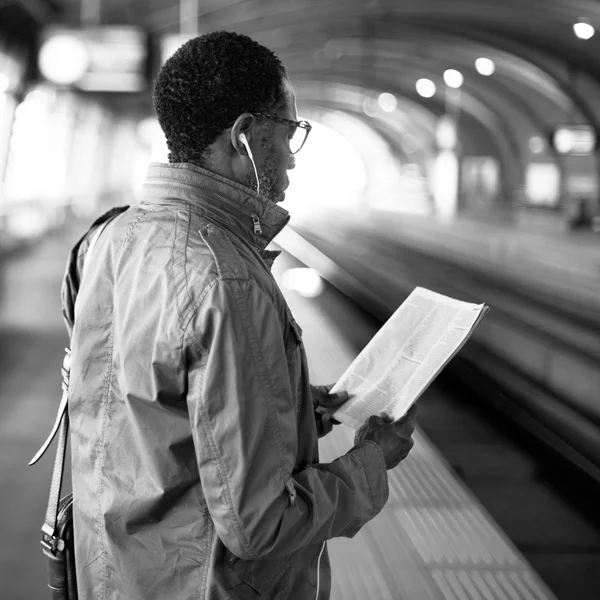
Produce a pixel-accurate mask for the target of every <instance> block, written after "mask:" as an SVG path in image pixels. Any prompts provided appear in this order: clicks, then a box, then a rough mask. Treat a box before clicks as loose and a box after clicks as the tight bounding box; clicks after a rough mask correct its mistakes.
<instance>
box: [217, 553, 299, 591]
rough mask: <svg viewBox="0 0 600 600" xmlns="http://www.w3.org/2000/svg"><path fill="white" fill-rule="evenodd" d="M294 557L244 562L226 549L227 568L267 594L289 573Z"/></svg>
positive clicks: (257, 589) (254, 588)
mask: <svg viewBox="0 0 600 600" xmlns="http://www.w3.org/2000/svg"><path fill="white" fill-rule="evenodd" d="M293 558H294V555H293V554H292V555H290V556H286V557H285V558H280V559H275V560H243V559H241V558H238V557H237V556H235V554H232V553H231V552H230V551H229V550H227V549H225V562H226V564H227V566H228V567H229V568H230V569H231V570H232V571H233V572H234V573H235V574H236V575H237V577H239V578H240V580H241V581H243V582H244V583H245V584H246V585H249V586H250V587H251V588H252V589H253V590H255V591H256V592H257V593H259V594H267V593H268V592H269V590H271V588H272V587H273V586H274V585H275V584H276V583H277V581H279V579H280V577H281V576H282V575H283V574H284V573H285V572H286V571H287V569H288V568H289V566H290V564H291V563H292V560H293Z"/></svg>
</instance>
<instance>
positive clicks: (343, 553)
mask: <svg viewBox="0 0 600 600" xmlns="http://www.w3.org/2000/svg"><path fill="white" fill-rule="evenodd" d="M76 237H78V236H77V234H76V233H75V232H72V231H71V232H67V233H65V234H63V235H56V236H53V237H50V238H48V239H46V240H45V241H43V242H41V243H40V245H39V246H38V247H36V248H34V249H32V250H31V251H29V252H28V253H24V254H21V255H18V256H15V257H13V258H11V259H10V260H7V261H5V262H4V264H3V265H2V287H1V289H2V298H1V302H0V327H1V328H2V336H1V338H0V340H1V341H0V353H1V354H0V355H1V356H2V360H1V361H0V390H1V391H2V396H1V397H2V408H1V410H2V418H1V419H0V456H1V457H2V459H1V461H0V478H1V479H2V481H3V484H4V485H3V493H2V495H0V514H2V515H3V524H2V527H3V535H4V540H3V544H2V545H0V552H1V554H0V580H1V581H2V593H1V597H2V598H3V599H5V600H22V599H27V600H38V599H39V600H41V599H42V598H45V597H47V594H48V591H47V589H46V587H45V586H46V574H45V564H44V562H43V560H42V556H41V553H40V552H39V527H40V525H41V521H42V519H43V514H44V511H45V503H46V500H47V493H48V486H49V481H50V473H51V465H52V460H53V457H52V452H49V453H48V454H47V455H46V456H44V458H43V459H42V461H41V462H40V463H38V465H36V466H35V467H33V468H30V467H27V462H28V460H29V459H30V457H31V456H32V455H33V454H34V452H35V451H36V450H37V448H38V447H39V445H40V443H41V442H42V441H43V439H44V438H45V435H46V433H47V431H48V428H49V427H50V425H51V423H52V421H53V417H54V413H55V410H56V407H57V404H58V401H59V396H60V375H59V370H60V364H61V361H62V353H63V348H64V346H65V345H66V343H67V336H66V333H65V332H64V327H63V324H62V318H61V314H60V304H59V299H58V292H59V283H60V278H61V276H62V272H63V265H64V262H65V258H66V254H67V250H68V248H70V246H71V244H72V243H73V242H74V241H75V239H76ZM297 266H299V265H298V263H297V261H295V260H294V259H293V258H292V257H290V256H289V255H286V254H284V255H283V256H282V257H281V258H280V259H278V261H276V263H275V268H274V273H275V275H276V277H277V278H278V280H279V281H280V282H281V278H282V276H283V273H284V272H285V271H286V270H287V269H289V268H292V267H297ZM284 290H285V288H284ZM285 293H286V296H287V298H288V302H289V304H290V307H291V309H292V311H293V313H294V314H295V316H296V318H297V320H298V321H299V322H300V324H301V326H302V327H303V329H304V343H305V345H306V348H307V353H308V357H309V361H310V369H311V376H312V378H313V382H314V383H317V384H318V383H331V382H333V381H335V380H336V378H337V377H339V375H340V374H341V373H342V371H343V370H344V369H345V368H346V366H347V365H348V364H349V363H350V362H351V361H352V360H353V358H354V356H355V354H356V350H355V347H354V346H353V345H352V344H351V343H350V342H349V341H348V339H347V337H345V336H344V335H343V333H340V331H339V329H337V328H334V327H332V326H331V323H330V321H329V319H328V318H327V313H326V311H325V309H324V308H323V305H322V302H332V301H333V300H332V298H327V297H326V294H325V295H324V296H323V298H321V299H307V298H304V297H302V296H300V295H299V294H297V293H296V292H293V291H290V290H285ZM337 310H338V311H344V310H346V309H345V308H343V306H340V307H338V308H337ZM342 316H343V318H344V319H346V320H347V322H348V323H349V324H351V326H352V328H353V329H360V328H361V327H362V328H363V329H364V327H365V326H364V325H363V324H361V321H360V317H359V316H358V315H357V314H356V313H353V314H350V313H348V314H343V315H342ZM355 333H356V332H355ZM431 393H437V392H435V391H432V392H431ZM352 438H353V432H352V430H350V429H348V428H346V427H344V426H339V427H337V428H336V430H335V431H334V432H333V433H332V434H330V436H328V437H327V438H325V439H324V440H322V455H323V456H322V460H323V461H330V460H333V459H334V458H335V457H336V456H339V455H340V454H343V453H344V452H345V451H346V450H347V449H349V448H350V447H351V445H352ZM415 439H416V443H415V447H414V449H413V451H412V453H411V455H410V456H409V458H408V459H407V460H405V461H404V462H403V463H402V464H401V465H400V466H399V467H398V468H397V469H395V470H394V471H392V472H390V489H391V493H390V500H389V502H388V505H387V506H386V508H385V509H384V510H383V512H382V513H381V514H380V515H379V516H378V517H377V518H375V519H374V520H373V521H372V522H371V523H370V524H369V525H368V526H367V527H365V528H364V529H363V530H362V531H361V532H360V533H359V534H358V535H357V536H356V537H355V538H354V539H352V540H347V539H336V540H332V541H331V542H330V544H329V548H330V554H331V562H332V570H333V588H332V599H333V600H341V599H342V598H343V599H344V600H348V599H350V600H351V599H353V598H356V599H357V600H358V599H361V600H363V599H364V598H370V599H373V600H379V599H380V600H388V599H389V600H397V599H402V600H463V599H464V600H467V599H468V600H521V599H522V600H551V599H553V598H554V596H553V595H552V594H551V593H550V591H549V590H548V588H547V587H546V585H545V584H544V583H543V582H542V581H541V580H540V578H539V577H538V576H537V575H536V573H535V572H534V571H533V570H532V569H531V567H530V566H529V565H528V564H527V561H526V560H525V559H524V557H523V556H522V555H521V554H520V553H519V552H518V551H517V550H516V548H515V546H514V545H513V543H511V541H510V540H509V539H508V537H507V536H506V535H505V534H504V533H503V532H502V531H501V530H500V528H499V527H498V526H497V525H496V524H495V523H494V521H493V520H492V519H491V517H490V515H489V514H488V513H487V512H486V511H485V510H484V509H483V508H482V506H481V505H480V504H479V502H478V501H477V500H476V498H475V497H474V495H473V494H471V493H470V492H469V491H468V490H467V489H466V487H465V486H464V484H462V483H461V482H460V481H459V480H458V478H457V477H456V475H455V473H454V472H453V470H452V469H451V468H450V467H449V465H448V464H447V462H446V461H445V460H444V458H443V457H442V456H441V454H440V453H439V451H438V450H436V448H435V447H434V446H433V444H432V443H431V442H430V441H429V440H428V438H427V437H426V435H425V434H424V433H423V432H422V431H418V432H417V433H416V436H415Z"/></svg>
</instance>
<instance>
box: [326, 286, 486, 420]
mask: <svg viewBox="0 0 600 600" xmlns="http://www.w3.org/2000/svg"><path fill="white" fill-rule="evenodd" d="M487 311H488V307H487V306H486V305H485V304H470V303H468V302H462V301H460V300H454V299H453V298H449V297H447V296H443V295H441V294H437V293H435V292H432V291H430V290H427V289H424V288H420V287H418V288H415V290H414V291H413V292H412V293H411V294H410V296H409V297H408V298H407V299H406V300H405V301H404V302H403V303H402V305H401V306H400V307H399V308H398V309H397V310H396V312H395V313H394V314H393V315H392V316H391V317H390V318H389V320H388V321H387V322H386V323H385V324H384V325H383V327H382V328H381V329H380V330H379V331H378V332H377V334H376V335H375V336H374V337H373V339H372V340H371V341H370V342H369V343H368V344H367V346H366V347H365V348H364V350H363V351H362V352H361V353H360V354H359V355H358V357H357V358H356V359H355V360H354V362H353V363H352V364H351V365H350V366H349V367H348V369H347V370H346V371H345V373H344V374H343V375H342V376H341V377H340V379H339V380H338V382H337V383H336V384H335V385H334V386H333V388H332V390H331V392H332V393H335V392H339V391H346V392H348V394H349V396H350V399H349V400H348V401H347V402H346V403H345V404H343V405H342V406H341V407H340V408H339V409H338V410H337V411H336V412H335V413H334V414H333V418H334V419H337V420H338V421H340V422H341V423H344V424H345V425H349V426H350V427H352V428H354V429H359V428H360V427H361V426H362V424H363V423H364V422H365V420H366V419H367V418H368V417H370V416H371V415H379V414H380V413H387V414H388V415H389V416H390V417H392V418H393V419H394V420H396V419H399V418H400V417H402V416H403V415H404V414H405V413H406V411H407V410H408V409H409V408H410V406H411V405H412V404H413V403H414V402H415V401H416V400H417V399H418V398H419V396H420V395H421V394H422V393H423V392H424V391H425V390H426V389H427V387H428V386H429V385H430V384H431V382H432V381H433V380H434V379H435V378H436V377H437V375H438V374H439V373H440V372H441V370H442V369H443V368H444V367H445V366H446V364H447V363H448V362H449V361H450V359H451V358H452V357H453V356H454V355H455V354H456V353H457V352H458V351H459V350H460V348H461V347H462V346H463V344H464V343H465V342H466V341H467V339H468V338H469V337H470V335H471V334H472V333H473V331H474V330H475V328H476V327H477V325H478V324H479V322H480V321H481V319H482V318H483V317H484V315H485V313H486V312H487Z"/></svg>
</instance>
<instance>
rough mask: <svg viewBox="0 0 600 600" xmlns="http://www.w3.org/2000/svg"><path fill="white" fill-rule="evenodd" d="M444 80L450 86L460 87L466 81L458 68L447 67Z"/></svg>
mask: <svg viewBox="0 0 600 600" xmlns="http://www.w3.org/2000/svg"><path fill="white" fill-rule="evenodd" d="M444 81H445V82H446V85H447V86H448V87H451V88H454V89H458V88H459V87H461V86H462V84H463V83H464V81H465V78H464V77H463V74H462V73H461V72H460V71H457V70H456V69H447V70H446V71H444Z"/></svg>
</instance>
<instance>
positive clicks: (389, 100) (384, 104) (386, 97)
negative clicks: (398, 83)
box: [377, 92, 398, 113]
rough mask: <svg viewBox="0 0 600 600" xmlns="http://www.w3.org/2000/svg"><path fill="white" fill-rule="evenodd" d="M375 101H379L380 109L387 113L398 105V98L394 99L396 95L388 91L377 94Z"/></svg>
mask: <svg viewBox="0 0 600 600" xmlns="http://www.w3.org/2000/svg"><path fill="white" fill-rule="evenodd" d="M377 102H378V103H379V107H380V108H381V110H384V111H385V112H389V113H391V112H394V111H395V110H396V107H397V106H398V100H396V96H394V94H389V93H388V92H383V94H379V98H378V99H377Z"/></svg>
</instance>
